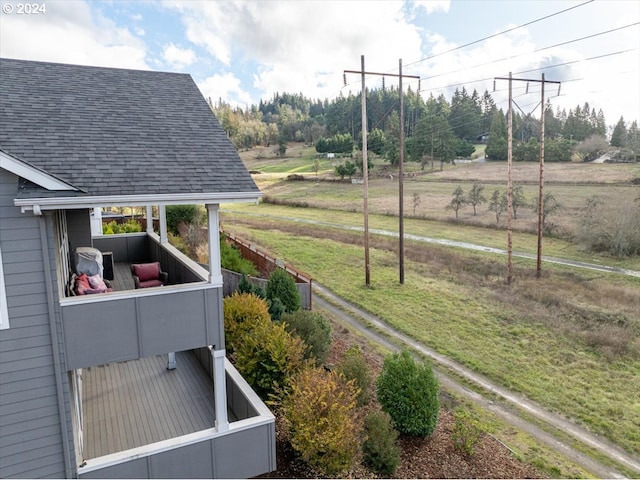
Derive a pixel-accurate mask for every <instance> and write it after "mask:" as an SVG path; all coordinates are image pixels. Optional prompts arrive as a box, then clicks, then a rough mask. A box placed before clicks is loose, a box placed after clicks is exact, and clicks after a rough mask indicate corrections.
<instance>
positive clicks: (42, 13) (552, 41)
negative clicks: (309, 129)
mask: <svg viewBox="0 0 640 480" xmlns="http://www.w3.org/2000/svg"><path fill="white" fill-rule="evenodd" d="M0 4H1V10H2V12H1V13H0V56H2V57H4V58H17V59H25V60H39V61H49V62H58V63H71V64H79V65H94V66H106V67H117V68H132V69H142V70H157V71H170V72H180V73H188V74H190V75H191V76H192V77H193V79H194V81H195V82H196V84H197V85H198V87H199V88H200V90H201V92H202V94H203V95H204V97H205V98H210V99H211V100H212V101H213V102H218V101H219V100H222V101H224V102H226V103H229V104H231V105H233V106H239V107H242V108H245V107H247V106H251V105H254V104H258V103H259V102H260V100H261V99H262V100H265V101H266V100H269V99H271V98H272V97H273V95H274V93H276V92H280V93H283V92H287V93H302V94H303V95H305V96H306V97H309V98H312V99H322V100H324V99H329V100H331V99H333V98H336V97H338V96H340V95H348V94H349V93H354V94H355V93H358V92H359V91H360V89H361V78H360V76H359V75H357V74H347V75H346V81H347V85H346V86H345V84H344V75H343V74H344V71H345V70H357V71H360V69H361V56H362V55H364V58H365V70H366V71H367V72H375V73H386V74H389V75H394V74H395V75H397V74H398V71H399V63H400V60H401V61H402V66H403V74H404V75H414V76H419V77H420V82H419V83H418V81H417V80H414V79H409V78H407V79H404V80H403V84H404V86H405V88H412V89H413V90H414V91H415V90H418V89H419V90H420V95H422V96H424V98H427V97H428V96H429V95H431V94H433V95H434V96H436V97H437V96H438V95H440V94H444V95H445V97H446V98H447V100H449V101H450V100H451V95H452V94H453V92H454V91H455V89H456V88H458V89H462V88H463V87H464V88H465V89H466V90H467V91H468V92H469V93H471V92H472V91H473V90H474V89H476V90H478V92H479V93H480V94H482V93H483V92H484V91H485V90H488V91H489V92H490V93H491V94H492V96H493V98H494V99H495V100H496V103H497V105H498V107H499V108H503V109H504V110H505V111H506V109H507V107H508V97H507V92H508V81H506V80H497V81H495V82H494V79H495V78H496V77H508V75H509V73H510V72H511V73H512V75H513V78H514V79H517V80H515V81H514V82H513V99H514V108H515V109H519V110H521V111H522V112H523V113H531V112H533V113H534V114H538V115H539V110H540V107H539V103H540V98H541V90H540V89H541V82H540V80H541V78H542V74H543V73H544V75H545V80H547V81H553V82H561V85H560V88H559V89H558V84H556V83H547V84H545V98H549V99H550V100H551V104H552V105H553V108H554V110H555V109H556V108H557V107H560V108H561V109H565V110H567V111H568V110H569V109H570V108H575V107H576V106H577V105H580V106H582V105H584V103H585V102H588V103H589V106H590V108H595V110H596V112H597V111H598V110H599V109H602V111H603V112H604V114H605V118H606V121H607V124H608V125H614V124H615V123H616V122H617V121H618V120H619V118H620V117H621V116H623V117H624V119H625V120H626V121H627V122H630V121H631V120H640V1H638V0H593V1H589V0H572V1H564V0H553V1H551V0H535V1H528V0H511V1H507V0H501V1H482V0H459V1H456V0H453V1H450V0H393V1H383V0H373V1H370V0H357V1H348V0H340V1H337V0H335V1H334V0H321V1H314V0H297V1H296V0H247V1H219V0H210V1H204V0H183V1H180V0H164V1H151V0H132V1H125V0H108V1H100V0H95V1H84V0H68V1H66V0H40V1H31V2H30V3H29V4H26V3H24V2H17V1H13V0H0ZM34 6H36V7H38V8H34ZM563 11H564V12H563ZM545 17H546V18H545ZM505 32H506V33H505ZM1 74H2V72H0V75H1ZM382 79H383V77H382V76H379V75H368V76H367V77H366V86H367V88H380V87H381V86H382V81H383V80H382ZM526 79H529V80H538V81H537V82H530V83H527V82H525V81H522V80H526ZM384 81H385V85H386V86H390V85H393V84H396V83H397V78H395V77H384ZM494 84H495V90H494ZM25 88H28V86H25ZM558 93H559V95H558Z"/></svg>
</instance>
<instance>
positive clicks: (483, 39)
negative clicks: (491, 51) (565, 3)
mask: <svg viewBox="0 0 640 480" xmlns="http://www.w3.org/2000/svg"><path fill="white" fill-rule="evenodd" d="M593 1H594V0H588V1H586V2H583V3H581V4H579V5H574V6H573V7H569V8H565V9H564V10H560V11H559V12H555V13H552V14H550V15H546V16H544V17H540V18H537V19H535V20H532V21H530V22H527V23H523V24H522V25H518V26H517V27H512V28H509V29H507V30H503V31H502V32H498V33H494V34H493V35H489V36H487V37H484V38H481V39H479V40H474V41H473V42H469V43H466V44H464V45H460V46H458V47H455V48H452V49H450V50H447V51H445V52H440V53H437V54H435V55H431V56H430V57H425V58H422V59H420V60H417V61H415V62H411V63H408V64H406V65H405V67H410V66H411V65H416V64H418V63H422V62H425V61H427V60H431V59H433V58H436V57H439V56H442V55H446V54H448V53H452V52H455V51H456V50H461V49H463V48H466V47H469V46H471V45H475V44H476V43H480V42H484V41H485V40H489V39H490V38H495V37H498V36H500V35H504V34H505V33H510V32H513V31H514V30H518V29H519V28H523V27H527V26H529V25H532V24H534V23H537V22H541V21H542V20H546V19H548V18H551V17H555V16H556V15H560V14H562V13H565V12H568V11H570V10H574V9H576V8H579V7H582V6H584V5H587V4H588V3H591V2H593Z"/></svg>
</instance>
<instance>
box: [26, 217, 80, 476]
mask: <svg viewBox="0 0 640 480" xmlns="http://www.w3.org/2000/svg"><path fill="white" fill-rule="evenodd" d="M34 213H35V212H34ZM37 215H39V217H38V220H39V224H40V244H41V248H42V258H43V264H44V277H45V284H46V288H47V307H48V311H49V331H50V333H51V348H52V350H53V367H54V371H55V376H56V393H57V399H58V415H59V417H60V433H61V435H62V450H63V454H64V469H65V472H66V475H65V476H66V478H73V471H72V468H71V452H70V450H69V432H68V429H67V425H68V423H67V413H66V410H65V406H64V405H65V404H64V390H63V387H62V374H61V363H60V348H59V345H58V329H57V328H56V316H55V313H54V311H55V310H54V308H55V306H54V301H53V286H52V285H53V283H52V282H53V278H52V276H51V259H50V257H49V245H48V243H47V227H46V220H45V217H44V216H42V215H41V214H40V213H37Z"/></svg>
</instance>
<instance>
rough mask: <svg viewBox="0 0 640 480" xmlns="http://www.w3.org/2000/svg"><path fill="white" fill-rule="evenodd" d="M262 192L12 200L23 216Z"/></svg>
mask: <svg viewBox="0 0 640 480" xmlns="http://www.w3.org/2000/svg"><path fill="white" fill-rule="evenodd" d="M262 195H263V194H262V192H255V191H254V192H220V193H172V194H164V195H158V194H145V195H113V196H111V195H92V196H70V197H40V198H18V199H15V200H14V201H13V203H14V205H15V206H16V207H21V209H22V213H24V212H27V211H30V210H33V211H34V212H35V211H36V210H37V209H39V210H65V209H72V208H87V207H91V208H93V207H128V206H131V205H135V206H145V205H192V204H220V203H252V202H257V201H258V200H259V199H260V197H262Z"/></svg>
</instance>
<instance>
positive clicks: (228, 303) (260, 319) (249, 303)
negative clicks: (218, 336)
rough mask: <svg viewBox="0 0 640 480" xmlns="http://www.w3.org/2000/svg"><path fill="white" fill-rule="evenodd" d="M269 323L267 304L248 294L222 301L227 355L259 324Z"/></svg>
mask: <svg viewBox="0 0 640 480" xmlns="http://www.w3.org/2000/svg"><path fill="white" fill-rule="evenodd" d="M268 323H271V319H270V317H269V311H268V310H267V303H266V302H265V301H264V300H263V299H261V298H260V297H258V296H256V295H254V294H249V293H242V294H240V293H237V292H236V293H234V294H233V295H231V296H230V297H226V298H225V299H224V335H225V343H226V350H227V353H229V354H232V353H233V352H234V350H235V349H236V346H237V345H239V344H241V343H242V342H243V341H244V338H245V337H246V336H247V335H251V334H252V332H253V331H254V330H255V329H256V328H257V327H258V325H260V324H268Z"/></svg>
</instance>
